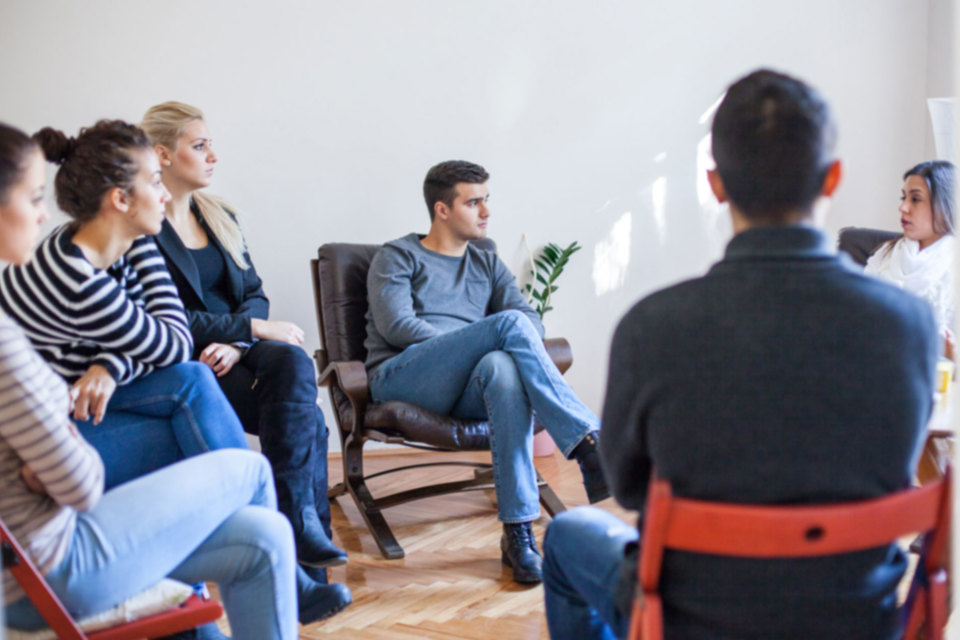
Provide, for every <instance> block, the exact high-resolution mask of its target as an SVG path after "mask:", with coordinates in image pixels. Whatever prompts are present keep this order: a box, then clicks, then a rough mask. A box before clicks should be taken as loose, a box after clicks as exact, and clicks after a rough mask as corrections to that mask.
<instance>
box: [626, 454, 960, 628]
mask: <svg viewBox="0 0 960 640" xmlns="http://www.w3.org/2000/svg"><path fill="white" fill-rule="evenodd" d="M951 489H952V481H951V478H950V470H949V469H947V472H946V473H945V474H944V477H943V478H941V479H940V480H938V481H936V482H934V483H931V484H929V485H927V486H924V487H922V488H919V489H910V490H906V491H901V492H898V493H895V494H892V495H889V496H885V497H882V498H876V499H873V500H864V501H860V502H848V503H840V504H829V505H822V506H820V505H818V506H807V505H802V506H801V505H798V506H753V505H741V504H724V503H717V502H705V501H701V500H688V499H682V498H675V497H673V495H672V493H671V491H670V484H669V483H668V482H667V481H666V480H655V481H654V482H653V483H652V484H651V485H650V490H649V495H648V498H647V507H646V514H645V522H644V527H643V537H642V541H643V542H642V549H641V552H640V560H639V573H638V581H639V584H638V585H637V586H638V588H637V599H636V600H635V601H634V604H633V612H632V615H631V620H630V633H629V635H628V638H629V639H630V640H641V639H642V640H663V608H662V602H661V600H660V595H659V594H658V584H659V582H660V568H661V562H662V560H663V550H664V549H665V548H669V549H675V550H679V551H690V552H695V553H710V554H715V555H724V556H739V557H745V558H802V557H810V556H824V555H830V554H835V553H848V552H853V551H860V550H865V549H870V548H874V547H881V546H884V545H887V544H890V543H891V542H894V541H896V540H899V539H900V538H903V537H904V536H907V535H910V534H914V533H926V534H928V535H926V536H925V537H924V540H923V544H922V545H921V551H920V557H919V561H918V564H917V569H916V572H915V575H914V579H913V582H912V584H911V587H910V593H909V595H908V597H907V600H906V602H905V604H904V605H903V606H904V607H905V608H906V613H907V614H908V617H907V624H906V628H905V632H904V638H905V639H906V640H914V639H915V638H917V637H918V634H919V632H920V629H921V626H923V627H925V634H924V638H925V639H927V640H940V639H941V638H942V637H943V629H944V626H945V625H946V623H947V617H948V615H949V611H948V605H947V600H948V582H947V565H946V562H945V560H944V559H945V558H946V557H947V554H946V553H945V552H946V548H947V544H948V538H949V530H950V493H951Z"/></svg>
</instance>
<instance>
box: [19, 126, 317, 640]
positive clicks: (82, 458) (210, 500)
mask: <svg viewBox="0 0 960 640" xmlns="http://www.w3.org/2000/svg"><path fill="white" fill-rule="evenodd" d="M138 160H140V161H142V160H143V158H139V159H138ZM146 164H147V166H148V168H149V162H146ZM44 182H45V181H44V162H43V155H42V154H41V152H40V148H39V147H38V145H37V144H36V143H35V142H34V141H32V140H31V139H30V138H28V137H27V136H26V135H24V134H23V133H22V132H20V131H17V130H16V129H13V128H12V127H8V126H6V125H3V124H0V260H3V261H6V262H10V263H12V264H14V265H18V266H22V265H24V264H26V263H27V262H28V261H29V260H30V258H31V254H32V251H33V246H34V244H35V242H36V239H37V234H38V233H39V228H40V225H41V224H42V222H43V221H44V219H45V218H46V208H45V205H44V198H43V189H44ZM143 186H144V185H142V184H140V183H138V182H137V181H135V182H134V184H133V186H132V189H131V193H130V194H127V195H126V196H124V197H129V198H132V199H134V200H135V199H137V198H140V197H143V196H144V194H143V193H142V187H143ZM138 192H139V193H138ZM156 193H157V194H162V192H161V191H159V190H158V191H157V192H156ZM107 197H110V196H107ZM118 197H119V196H118ZM162 197H163V196H162V195H150V196H149V198H150V199H152V200H157V199H162ZM143 213H144V216H145V218H146V213H147V211H146V210H144V211H143ZM48 275H49V274H48ZM101 288H103V285H101ZM105 297H106V294H105ZM70 402H71V394H70V391H69V390H68V387H67V385H66V384H65V383H64V381H63V379H62V378H61V377H60V376H58V375H56V374H55V373H54V372H53V371H52V370H51V369H50V367H49V366H48V365H47V364H46V363H44V361H43V360H42V359H41V358H40V357H39V356H38V354H37V353H36V351H34V349H33V348H32V347H31V345H30V342H29V341H28V340H27V338H26V336H25V335H24V332H23V331H22V330H21V328H20V327H18V326H17V324H16V322H14V321H13V320H12V319H11V318H10V317H9V316H7V315H6V314H5V313H3V312H2V311H0V519H2V520H3V522H4V523H5V524H6V525H7V526H8V527H9V528H10V529H11V530H12V531H13V534H14V536H16V538H17V539H18V540H19V541H20V543H21V545H23V547H24V548H25V549H26V551H27V554H28V555H29V556H30V558H31V560H32V561H33V562H34V564H35V565H36V566H37V567H38V568H39V569H40V571H41V572H42V573H43V574H44V576H45V577H46V581H47V583H48V584H49V585H50V586H51V588H52V589H53V590H54V592H55V593H56V594H57V596H58V598H59V599H60V600H61V601H62V602H63V603H64V605H65V606H66V608H67V609H68V611H70V613H71V614H72V615H74V616H75V617H78V618H81V617H86V616H89V615H92V614H96V613H99V612H100V611H103V610H105V609H109V608H110V607H113V606H115V605H117V604H119V603H120V602H122V601H123V600H125V599H127V598H129V597H131V596H133V595H135V594H137V593H139V592H140V591H142V590H144V589H145V588H147V587H149V586H150V585H152V584H153V583H155V582H157V581H158V580H159V579H160V578H162V577H164V576H170V577H173V578H176V579H178V580H181V581H184V582H198V581H201V580H213V581H216V582H217V583H218V584H219V585H220V589H221V594H222V596H223V601H224V605H225V608H226V610H227V616H228V617H229V619H230V623H231V627H232V629H233V637H234V638H236V639H243V638H247V639H250V640H264V639H268V640H270V639H274V640H293V639H294V638H296V637H297V635H298V634H297V612H296V604H295V603H296V600H295V597H296V595H295V591H294V567H295V560H294V550H293V540H292V536H291V535H290V528H289V526H288V525H287V523H286V521H285V520H284V519H283V517H282V516H280V515H279V514H278V513H276V512H275V511H274V510H273V507H275V504H276V498H275V493H274V490H273V485H272V482H271V478H270V469H269V466H268V464H267V462H266V460H265V459H264V458H263V457H262V456H260V455H259V454H257V453H254V452H251V451H246V450H242V449H225V450H222V451H215V452H211V453H206V454H203V455H200V456H196V457H193V458H191V459H189V460H186V461H183V462H179V463H176V464H175V465H172V466H169V467H166V468H164V469H161V470H159V471H157V472H155V473H152V474H149V475H147V476H144V477H142V478H139V479H136V480H133V481H131V482H128V483H126V484H124V485H123V486H121V487H117V488H115V489H113V490H110V491H107V492H105V493H104V465H103V463H102V461H101V458H100V456H99V455H98V454H97V452H96V450H95V449H94V448H92V447H91V446H90V445H89V444H88V443H87V442H86V441H85V440H84V438H83V437H82V436H81V435H80V434H78V432H77V431H76V429H75V428H74V426H73V425H72V424H71V422H70V419H69V415H68V412H69V407H70ZM96 410H97V409H96V408H95V409H94V411H96ZM323 589H328V587H323ZM3 596H4V598H3V604H4V613H5V616H0V617H5V618H6V624H7V625H8V626H11V627H14V628H19V629H35V628H39V627H40V626H42V624H43V621H42V618H41V617H40V615H39V613H38V612H37V610H36V609H35V608H34V607H33V605H32V604H31V603H30V601H29V600H28V599H27V598H26V597H25V596H24V594H23V592H22V591H21V590H20V588H19V585H18V584H17V583H16V582H15V581H14V580H13V578H12V575H11V574H10V573H9V572H4V576H3ZM325 598H326V593H325V591H323V590H320V591H318V597H317V598H315V600H318V601H319V600H322V599H325ZM311 604H312V605H313V606H314V607H316V606H317V602H312V603H311ZM323 606H325V603H324V605H323ZM0 635H2V632H0Z"/></svg>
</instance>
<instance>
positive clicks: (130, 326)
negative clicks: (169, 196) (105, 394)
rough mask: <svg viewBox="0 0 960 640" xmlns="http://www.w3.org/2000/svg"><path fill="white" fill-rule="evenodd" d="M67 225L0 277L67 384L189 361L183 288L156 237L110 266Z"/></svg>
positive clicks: (11, 307) (8, 306) (2, 296)
mask: <svg viewBox="0 0 960 640" xmlns="http://www.w3.org/2000/svg"><path fill="white" fill-rule="evenodd" d="M72 238H73V229H72V228H71V227H70V226H69V225H65V226H63V227H60V228H58V229H56V230H55V231H54V232H53V233H52V234H50V235H49V236H48V237H47V238H46V239H45V240H44V241H43V242H42V243H41V244H40V247H39V248H38V249H37V253H36V256H35V257H34V259H33V260H31V261H30V262H29V263H28V264H26V265H22V266H10V267H7V268H6V269H5V270H4V272H3V274H2V276H0V307H2V308H3V310H4V311H6V312H7V313H8V314H9V315H10V316H11V317H13V319H14V320H16V321H17V322H18V323H19V325H20V326H21V327H23V329H24V331H25V332H26V334H27V337H28V338H29V339H30V342H32V343H33V346H34V347H35V348H36V349H37V351H39V352H40V355H41V356H43V358H44V359H45V360H46V361H47V362H48V363H49V364H50V366H51V367H53V369H54V371H56V372H57V373H59V374H60V375H61V376H63V377H64V379H66V380H67V381H68V382H74V381H76V380H77V379H78V378H80V377H81V376H82V375H83V374H84V373H85V372H86V370H87V369H88V368H89V367H90V366H92V365H94V364H99V365H102V366H103V367H105V368H106V369H107V371H109V372H110V375H111V376H113V378H114V379H115V380H116V381H117V383H118V384H125V383H127V382H130V381H131V380H135V379H136V378H139V377H142V376H145V375H147V374H148V373H150V372H151V371H153V370H154V369H155V368H158V367H166V366H169V365H173V364H177V363H179V362H185V361H187V360H189V359H190V355H191V353H192V351H193V339H192V338H191V336H190V329H189V325H188V324H187V319H186V316H185V314H184V311H183V304H182V303H181V302H180V298H179V297H178V295H177V289H176V287H175V286H174V284H173V282H172V281H171V280H170V274H169V273H168V272H167V268H166V264H165V263H164V260H163V256H162V255H161V254H160V252H159V250H158V249H157V246H156V244H155V243H154V240H153V238H152V237H149V236H144V237H141V238H139V239H137V240H136V241H135V242H134V243H133V246H132V247H131V248H130V250H129V251H128V252H127V253H126V254H124V255H123V256H122V257H121V258H120V259H119V260H118V261H117V262H115V263H114V264H113V265H111V266H110V267H109V268H107V269H97V268H96V267H94V266H93V265H92V264H90V263H89V262H88V261H87V260H86V258H84V257H83V253H82V252H81V251H80V248H79V247H77V245H75V244H74V243H73V240H72Z"/></svg>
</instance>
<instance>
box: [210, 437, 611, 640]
mask: <svg viewBox="0 0 960 640" xmlns="http://www.w3.org/2000/svg"><path fill="white" fill-rule="evenodd" d="M489 459H490V455H489V454H488V453H463V454H432V453H426V454H425V453H416V454H407V453H400V454H389V455H384V454H381V455H377V456H373V457H371V458H369V459H368V460H367V461H366V466H367V473H372V472H375V471H379V470H381V469H385V468H389V467H393V466H399V465H401V464H414V463H418V462H421V461H423V462H426V461H430V462H433V461H436V460H458V461H489ZM330 463H331V464H330V482H331V484H333V483H336V482H339V480H340V478H341V468H340V466H339V460H337V459H335V458H332V459H331V460H330ZM536 465H537V468H538V470H539V471H540V473H541V474H542V475H543V476H544V478H545V479H546V480H547V482H549V483H550V485H551V486H552V487H553V489H554V490H555V491H556V492H557V495H558V496H559V497H560V499H561V500H563V501H564V503H565V504H566V505H567V506H568V507H571V506H576V505H580V504H585V503H586V496H585V494H584V491H583V485H582V484H581V476H580V471H579V468H578V467H577V464H576V463H575V462H571V461H567V460H564V459H563V458H562V456H560V454H559V453H557V454H555V455H554V456H553V457H546V458H537V459H536ZM472 473H473V470H472V469H470V468H467V467H431V468H428V469H426V470H416V471H411V472H404V473H402V474H393V475H390V476H386V477H382V478H377V479H375V480H373V481H372V482H371V483H370V489H371V491H372V493H373V494H374V496H376V495H378V492H379V494H380V495H382V494H383V493H384V492H394V491H401V490H404V489H409V488H413V487H416V486H419V485H422V484H425V483H428V482H431V483H432V482H446V481H454V480H461V479H465V478H469V477H471V475H472ZM599 506H600V507H601V508H603V509H606V510H608V511H610V512H612V513H616V514H618V515H621V516H622V515H623V511H622V510H620V509H618V508H617V507H616V506H615V504H614V502H613V501H612V500H606V501H604V502H603V503H601V504H600V505H599ZM332 514H333V529H334V540H335V542H336V543H337V544H338V545H339V546H341V547H342V548H343V549H345V550H346V551H347V552H348V553H349V554H350V562H349V563H348V564H347V565H346V566H344V567H337V568H336V569H333V570H331V571H330V578H331V580H333V581H337V582H345V583H346V584H347V585H349V586H350V588H351V589H352V590H353V595H354V604H353V605H352V606H351V607H350V608H349V609H347V610H346V611H344V612H343V613H340V614H339V615H337V616H334V617H333V618H331V619H330V620H326V621H324V622H320V623H316V624H312V625H307V626H302V627H301V628H300V638H305V639H309V640H324V639H327V638H338V639H340V640H388V639H389V640H407V639H410V640H413V639H414V638H416V639H418V640H419V639H423V638H427V639H431V640H433V639H435V640H488V639H490V638H496V639H497V640H537V639H541V638H542V639H546V638H548V634H547V628H546V620H545V618H544V609H543V588H542V587H541V586H539V585H537V586H533V587H531V586H527V585H519V584H517V583H515V582H514V581H513V579H512V573H511V571H510V570H509V569H507V568H506V567H504V566H503V565H502V564H501V562H500V533H501V525H500V523H499V522H498V521H497V510H496V496H495V495H494V492H493V491H473V492H469V493H462V494H458V495H456V496H442V497H436V498H428V499H425V500H420V501H417V502H413V503H409V504H405V505H399V506H397V507H392V508H390V509H387V510H385V511H384V515H385V517H386V518H387V522H389V523H390V525H391V527H392V528H393V532H394V534H395V535H396V537H397V540H398V541H399V542H400V544H401V545H402V546H403V548H404V551H405V552H406V556H405V557H404V558H402V559H400V560H385V559H384V558H383V557H381V555H380V552H379V549H378V548H377V546H376V544H375V543H374V541H373V537H372V536H371V535H370V533H369V532H368V530H367V527H366V525H365V524H364V522H363V519H362V518H361V517H360V513H359V511H358V510H357V508H356V506H355V505H354V504H353V500H352V499H351V498H350V496H349V495H345V496H342V497H340V498H339V499H337V500H335V501H333V503H332ZM549 521H550V517H549V516H547V515H546V513H544V514H543V516H542V517H541V518H540V519H539V520H538V521H537V522H536V523H534V533H535V534H536V536H537V539H538V541H539V542H540V543H541V545H542V542H543V532H544V529H545V527H546V525H547V523H549ZM220 625H221V627H222V628H223V629H224V630H225V631H226V629H227V625H226V620H225V619H224V620H221V621H220Z"/></svg>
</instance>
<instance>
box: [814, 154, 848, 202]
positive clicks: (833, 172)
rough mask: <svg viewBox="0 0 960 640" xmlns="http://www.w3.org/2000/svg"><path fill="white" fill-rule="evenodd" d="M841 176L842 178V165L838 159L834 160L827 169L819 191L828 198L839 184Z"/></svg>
mask: <svg viewBox="0 0 960 640" xmlns="http://www.w3.org/2000/svg"><path fill="white" fill-rule="evenodd" d="M841 178H843V165H841V164H840V161H839V160H834V161H833V163H832V164H831V165H830V167H829V168H828V169H827V175H826V176H824V178H823V189H822V190H821V191H820V193H821V194H822V195H825V196H827V197H828V198H829V197H830V196H832V195H833V192H834V191H836V190H837V187H839V186H840V180H841Z"/></svg>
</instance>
